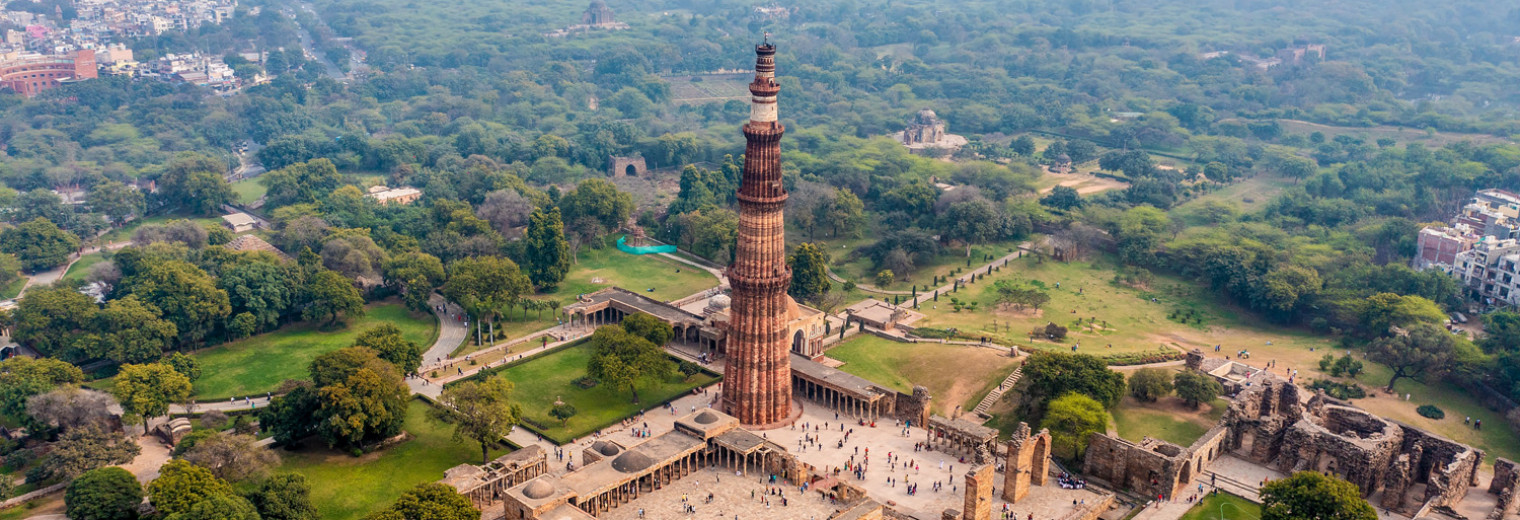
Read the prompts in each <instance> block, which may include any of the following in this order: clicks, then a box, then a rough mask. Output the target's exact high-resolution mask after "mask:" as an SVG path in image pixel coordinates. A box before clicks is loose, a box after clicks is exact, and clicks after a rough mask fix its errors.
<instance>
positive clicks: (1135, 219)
mask: <svg viewBox="0 0 1520 520" xmlns="http://www.w3.org/2000/svg"><path fill="white" fill-rule="evenodd" d="M1170 226H1171V219H1168V218H1167V216H1166V213H1164V212H1162V211H1161V210H1159V209H1156V208H1153V207H1150V206H1136V207H1133V208H1130V209H1129V210H1128V211H1125V212H1124V216H1122V217H1120V219H1119V233H1118V242H1119V258H1120V259H1121V260H1123V261H1124V262H1125V263H1127V264H1133V265H1153V264H1155V261H1156V247H1157V246H1158V245H1160V242H1161V236H1162V233H1165V232H1166V231H1167V229H1168V228H1169V227H1170Z"/></svg>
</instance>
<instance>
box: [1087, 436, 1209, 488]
mask: <svg viewBox="0 0 1520 520" xmlns="http://www.w3.org/2000/svg"><path fill="white" fill-rule="evenodd" d="M1146 442H1147V443H1160V444H1162V445H1167V446H1170V447H1173V448H1176V449H1177V452H1176V453H1178V454H1181V453H1182V452H1183V451H1184V450H1183V448H1182V447H1180V446H1177V445H1175V444H1171V443H1165V442H1163V441H1157V440H1155V439H1146ZM1185 460H1187V459H1186V458H1185V457H1182V458H1179V457H1175V456H1168V455H1165V454H1162V453H1159V452H1156V451H1153V450H1152V449H1147V448H1146V447H1142V446H1140V445H1136V444H1134V443H1132V442H1129V441H1127V440H1124V439H1120V438H1117V437H1111V436H1109V435H1107V434H1102V433H1094V434H1093V435H1092V437H1091V438H1090V439H1089V440H1088V443H1087V451H1086V452H1085V453H1084V455H1083V465H1082V472H1083V473H1086V474H1087V475H1089V476H1092V477H1096V478H1100V479H1103V480H1105V481H1107V482H1108V483H1109V484H1110V485H1111V486H1113V487H1114V488H1115V489H1120V490H1124V489H1128V490H1133V491H1134V492H1136V493H1139V494H1141V495H1145V496H1147V497H1155V496H1156V495H1163V496H1166V497H1170V496H1172V495H1173V494H1174V493H1175V491H1176V490H1177V487H1178V486H1179V485H1180V483H1179V482H1178V477H1179V476H1180V475H1179V474H1180V473H1181V470H1182V466H1183V461H1185Z"/></svg>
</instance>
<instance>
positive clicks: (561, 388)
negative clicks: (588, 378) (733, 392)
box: [495, 343, 715, 443]
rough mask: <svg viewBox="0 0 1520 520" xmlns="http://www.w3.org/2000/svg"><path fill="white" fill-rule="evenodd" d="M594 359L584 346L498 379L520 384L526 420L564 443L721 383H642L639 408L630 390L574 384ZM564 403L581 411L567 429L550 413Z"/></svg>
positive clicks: (517, 393) (701, 377) (701, 378)
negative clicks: (554, 407) (696, 389)
mask: <svg viewBox="0 0 1520 520" xmlns="http://www.w3.org/2000/svg"><path fill="white" fill-rule="evenodd" d="M590 359H591V346H590V345H589V344H586V343H581V344H579V345H574V346H570V347H567V348H564V349H561V350H558V351H555V352H552V353H549V354H546V355H542V356H539V357H537V358H534V359H531V360H529V361H527V362H525V363H522V364H520V365H516V366H512V367H508V368H507V369H505V370H502V371H501V372H499V373H497V374H496V376H495V377H504V378H506V379H507V380H508V381H511V382H512V383H513V384H515V385H516V389H515V390H514V391H513V393H512V398H513V400H515V401H517V402H518V403H520V404H522V407H523V417H525V418H527V419H531V420H533V421H535V422H537V423H539V424H542V425H545V426H548V428H547V429H545V430H544V431H543V432H542V433H543V434H544V435H545V436H547V437H550V438H551V439H555V440H556V441H558V442H560V443H564V442H568V441H570V440H572V439H575V438H577V437H580V436H582V435H586V434H588V433H591V432H592V431H595V430H598V429H601V428H603V427H605V426H607V425H609V424H611V423H614V422H617V421H619V420H621V419H623V418H625V417H629V416H632V415H633V414H636V413H638V412H639V411H641V410H644V409H647V408H649V407H653V406H655V405H657V404H658V403H661V402H664V401H665V400H667V399H670V398H672V397H675V396H679V395H682V394H685V393H687V392H689V391H690V390H691V389H693V388H697V387H699V386H706V385H708V384H711V383H712V382H713V381H714V380H715V378H714V377H713V376H711V375H708V374H706V373H701V374H697V375H695V376H692V378H691V379H686V378H685V377H684V376H681V375H676V376H675V377H674V378H671V379H669V380H666V381H661V382H659V383H657V384H652V383H649V382H642V383H640V385H639V387H638V394H639V404H635V403H633V401H632V396H631V395H630V394H629V393H628V390H627V389H626V388H612V387H609V386H607V385H597V386H594V387H592V388H589V389H588V388H581V387H580V386H577V385H576V384H575V383H574V382H573V381H575V380H576V379H579V378H580V377H581V376H584V375H585V374H586V363H587V362H588V361H589V360H590ZM559 399H562V400H564V401H565V402H566V403H569V404H571V405H574V406H575V408H576V410H578V411H579V412H580V413H579V414H577V415H576V416H574V417H571V418H570V420H569V421H566V422H565V425H564V426H560V422H559V420H558V419H555V418H553V417H550V416H549V409H550V408H551V407H553V405H554V401H555V400H559Z"/></svg>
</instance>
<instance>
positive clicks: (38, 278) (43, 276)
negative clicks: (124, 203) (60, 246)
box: [16, 240, 132, 299]
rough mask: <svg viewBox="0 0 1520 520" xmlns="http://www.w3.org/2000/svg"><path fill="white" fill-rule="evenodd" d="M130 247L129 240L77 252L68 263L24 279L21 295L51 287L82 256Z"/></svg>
mask: <svg viewBox="0 0 1520 520" xmlns="http://www.w3.org/2000/svg"><path fill="white" fill-rule="evenodd" d="M130 245H132V242H131V241H130V240H129V241H123V242H112V243H109V244H106V245H104V246H91V247H86V248H84V249H81V250H79V251H78V252H76V253H74V254H71V255H69V261H68V263H66V264H63V265H62V266H59V267H55V268H53V269H48V270H46V271H42V272H39V273H35V274H33V275H31V276H28V277H26V285H23V286H21V294H26V290H27V289H30V288H31V287H32V286H39V287H46V286H49V285H53V282H56V281H58V280H59V279H60V278H63V275H64V274H66V273H68V272H69V267H72V266H73V265H74V262H78V261H79V259H80V258H82V257H84V255H88V254H93V253H98V252H100V250H101V248H104V249H106V250H107V251H115V250H117V249H121V248H123V247H127V246H130ZM16 298H17V299H20V298H21V296H20V295H17V296H16Z"/></svg>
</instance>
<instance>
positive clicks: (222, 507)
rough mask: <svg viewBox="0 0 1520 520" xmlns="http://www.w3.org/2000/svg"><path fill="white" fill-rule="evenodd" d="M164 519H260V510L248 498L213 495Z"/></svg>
mask: <svg viewBox="0 0 1520 520" xmlns="http://www.w3.org/2000/svg"><path fill="white" fill-rule="evenodd" d="M164 520H260V518H259V511H258V510H257V509H255V508H254V507H253V504H252V503H250V502H249V501H248V499H246V498H243V497H240V496H237V495H232V494H218V495H211V496H208V497H206V498H204V499H201V500H200V501H199V502H196V503H195V504H193V505H191V506H190V509H189V510H188V511H185V512H183V513H176V514H172V515H169V516H166V517H164Z"/></svg>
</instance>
